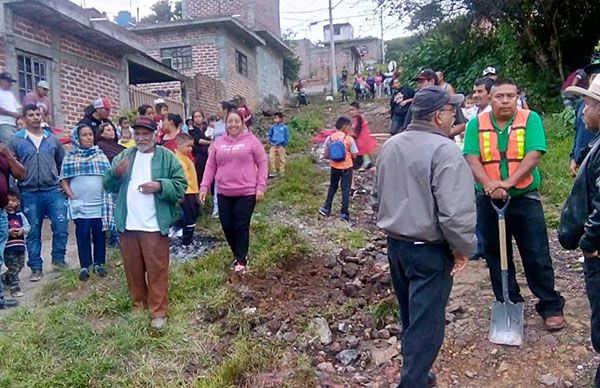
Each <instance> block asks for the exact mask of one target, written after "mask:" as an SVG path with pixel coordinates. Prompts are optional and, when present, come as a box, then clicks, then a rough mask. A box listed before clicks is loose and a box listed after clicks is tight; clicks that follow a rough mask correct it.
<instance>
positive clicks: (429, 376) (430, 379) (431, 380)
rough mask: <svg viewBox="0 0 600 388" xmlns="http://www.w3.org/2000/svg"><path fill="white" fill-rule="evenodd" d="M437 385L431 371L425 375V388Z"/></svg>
mask: <svg viewBox="0 0 600 388" xmlns="http://www.w3.org/2000/svg"><path fill="white" fill-rule="evenodd" d="M436 385H437V377H435V373H433V371H432V370H430V371H429V373H427V387H428V388H432V387H435V386H436Z"/></svg>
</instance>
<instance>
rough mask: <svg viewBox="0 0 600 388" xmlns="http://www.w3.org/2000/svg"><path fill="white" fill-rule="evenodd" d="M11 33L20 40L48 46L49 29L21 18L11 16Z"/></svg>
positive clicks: (50, 33) (50, 34) (50, 32)
mask: <svg viewBox="0 0 600 388" xmlns="http://www.w3.org/2000/svg"><path fill="white" fill-rule="evenodd" d="M13 32H14V33H15V35H18V36H20V37H22V38H25V39H28V40H32V41H34V42H36V43H41V44H44V45H46V46H50V37H51V36H52V31H51V29H50V28H49V27H46V26H44V25H42V24H39V23H34V22H32V21H30V20H27V19H25V18H23V17H21V16H18V15H13Z"/></svg>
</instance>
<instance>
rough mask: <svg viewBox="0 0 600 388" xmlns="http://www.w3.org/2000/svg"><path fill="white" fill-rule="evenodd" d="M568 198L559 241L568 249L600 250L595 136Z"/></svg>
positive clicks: (599, 166)
mask: <svg viewBox="0 0 600 388" xmlns="http://www.w3.org/2000/svg"><path fill="white" fill-rule="evenodd" d="M588 147H589V148H590V151H589V154H588V155H587V157H586V158H585V160H584V161H583V163H582V165H581V167H580V168H579V172H578V173H577V177H576V178H575V183H574V184H573V188H572V189H571V194H569V197H568V198H567V200H566V201H565V204H564V206H563V209H562V212H561V215H560V226H559V228H558V240H559V242H560V245H562V246H563V248H565V249H577V248H578V247H579V248H581V249H582V250H583V251H585V252H594V251H597V250H600V139H599V138H596V139H594V140H593V141H592V142H591V143H590V145H589V146H588Z"/></svg>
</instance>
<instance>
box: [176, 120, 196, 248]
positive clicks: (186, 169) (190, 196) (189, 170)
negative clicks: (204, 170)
mask: <svg viewBox="0 0 600 388" xmlns="http://www.w3.org/2000/svg"><path fill="white" fill-rule="evenodd" d="M175 139H176V140H177V150H176V151H175V157H177V160H178V161H179V163H180V164H181V167H183V173H184V175H185V179H186V180H187V184H188V186H187V190H186V191H185V197H184V198H183V203H182V204H181V209H182V211H183V216H182V218H181V219H180V220H179V221H178V222H177V224H178V225H177V226H179V227H182V228H183V237H182V244H183V245H190V244H191V243H192V241H193V239H194V229H195V228H196V220H197V219H198V216H199V215H200V204H199V202H198V201H199V198H198V192H199V190H198V177H197V175H196V167H195V166H194V162H193V161H192V160H191V159H190V157H189V156H188V155H190V154H191V152H192V148H193V147H194V138H193V137H192V136H190V135H188V134H187V133H185V132H179V134H178V135H177V137H176V138H175Z"/></svg>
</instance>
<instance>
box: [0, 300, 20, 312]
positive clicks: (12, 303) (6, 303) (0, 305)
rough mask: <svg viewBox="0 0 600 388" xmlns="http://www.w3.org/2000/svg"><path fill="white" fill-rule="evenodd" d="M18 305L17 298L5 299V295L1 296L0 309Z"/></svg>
mask: <svg viewBox="0 0 600 388" xmlns="http://www.w3.org/2000/svg"><path fill="white" fill-rule="evenodd" d="M18 305H19V302H18V301H17V300H15V299H4V298H3V297H2V298H0V310H3V309H5V308H9V307H16V306H18Z"/></svg>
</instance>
